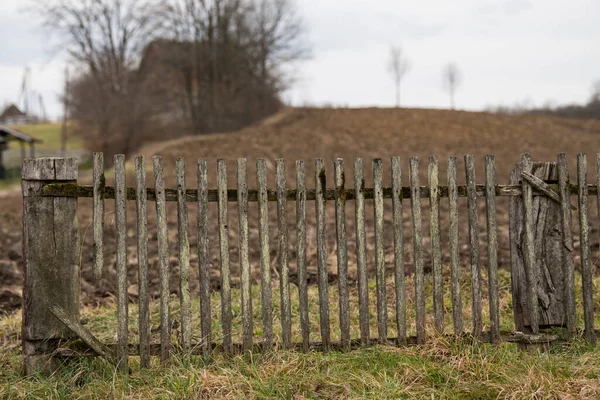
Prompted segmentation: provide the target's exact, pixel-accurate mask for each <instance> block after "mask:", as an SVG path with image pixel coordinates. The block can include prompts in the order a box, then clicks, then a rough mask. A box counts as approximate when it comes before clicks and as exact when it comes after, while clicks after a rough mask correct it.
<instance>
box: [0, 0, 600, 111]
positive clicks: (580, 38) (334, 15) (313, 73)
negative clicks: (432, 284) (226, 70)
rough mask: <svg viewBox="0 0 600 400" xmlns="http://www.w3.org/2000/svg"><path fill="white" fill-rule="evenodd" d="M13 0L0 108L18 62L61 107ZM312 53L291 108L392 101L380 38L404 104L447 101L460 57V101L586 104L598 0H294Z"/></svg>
mask: <svg viewBox="0 0 600 400" xmlns="http://www.w3.org/2000/svg"><path fill="white" fill-rule="evenodd" d="M23 4H24V1H23V0H0V15H1V16H2V24H0V106H1V105H2V103H7V102H16V101H17V99H18V96H19V92H20V86H21V80H22V75H23V69H24V67H25V66H29V67H30V68H31V71H32V81H31V86H32V89H33V90H35V91H36V92H39V93H41V94H42V95H43V98H44V101H45V103H46V107H47V109H48V111H49V113H50V114H51V115H52V116H54V117H56V116H58V115H59V114H60V109H61V107H60V103H59V102H58V95H59V94H60V93H61V91H62V85H63V73H64V72H63V70H64V66H65V62H64V57H63V56H60V55H56V54H54V53H53V51H52V50H51V49H49V41H48V39H47V35H46V34H45V33H44V32H43V30H42V29H41V28H40V27H39V26H38V24H37V23H36V21H35V19H33V18H32V17H31V16H30V15H28V14H26V13H23V12H22V10H21V8H22V7H23ZM298 5H299V11H300V13H301V14H302V15H303V16H304V19H305V22H306V26H307V28H308V34H307V39H308V42H309V43H310V44H311V46H312V58H311V59H310V60H308V61H306V62H304V63H303V64H301V65H298V66H297V67H296V68H295V70H296V73H297V82H296V84H295V86H294V87H293V88H292V89H290V90H289V91H288V92H286V93H285V94H284V99H285V100H286V101H288V102H291V103H292V104H294V105H304V104H311V105H323V104H333V105H340V106H345V105H348V106H391V105H393V104H394V100H395V95H394V87H393V84H392V83H393V81H392V79H391V77H390V75H389V74H388V72H387V69H386V61H387V58H388V54H389V46H390V45H392V44H394V45H397V44H400V45H402V47H403V49H404V51H405V53H406V54H407V55H408V56H409V58H410V60H411V64H412V68H411V70H410V72H409V73H408V74H407V75H406V77H405V80H404V82H403V87H402V105H403V106H409V107H429V108H431V107H435V108H445V107H448V105H449V100H448V96H447V94H446V93H445V92H444V91H443V90H442V80H441V71H442V68H443V66H444V65H445V64H447V63H448V62H450V61H453V62H455V63H456V64H458V66H459V67H460V69H461V71H462V75H463V83H462V85H461V87H460V88H459V90H458V92H457V96H456V103H457V107H458V108H463V109H470V110H480V109H483V108H485V107H487V106H489V105H497V104H504V105H513V104H515V103H517V102H520V103H523V102H525V101H529V102H531V103H532V104H534V105H541V104H543V103H545V102H546V101H554V102H557V103H569V102H580V103H581V102H584V101H586V100H587V99H588V98H589V95H590V90H591V86H592V82H593V81H595V80H598V79H600V1H598V0H453V1H447V0H422V1H414V0H298Z"/></svg>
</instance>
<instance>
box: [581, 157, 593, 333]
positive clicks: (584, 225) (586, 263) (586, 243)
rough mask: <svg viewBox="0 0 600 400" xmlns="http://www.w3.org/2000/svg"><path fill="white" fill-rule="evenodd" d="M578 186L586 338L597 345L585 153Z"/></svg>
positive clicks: (582, 158)
mask: <svg viewBox="0 0 600 400" xmlns="http://www.w3.org/2000/svg"><path fill="white" fill-rule="evenodd" d="M577 186H578V187H579V194H578V197H579V242H580V251H581V277H582V284H583V320H584V324H585V338H586V339H587V341H588V342H590V343H592V344H595V343H596V334H595V333H594V300H593V297H592V296H593V287H592V266H591V264H590V234H589V226H588V190H587V157H586V155H585V154H583V153H579V154H578V155H577Z"/></svg>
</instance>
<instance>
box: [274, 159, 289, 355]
mask: <svg viewBox="0 0 600 400" xmlns="http://www.w3.org/2000/svg"><path fill="white" fill-rule="evenodd" d="M275 174H276V182H275V184H276V188H277V230H278V237H279V274H280V276H279V285H280V286H279V293H280V297H281V334H282V337H283V347H284V348H285V349H289V348H290V347H291V346H292V306H291V302H290V268H289V264H288V221H287V218H288V216H287V215H288V213H287V197H286V192H287V182H286V168H285V160H284V159H282V158H280V159H277V161H276V164H275Z"/></svg>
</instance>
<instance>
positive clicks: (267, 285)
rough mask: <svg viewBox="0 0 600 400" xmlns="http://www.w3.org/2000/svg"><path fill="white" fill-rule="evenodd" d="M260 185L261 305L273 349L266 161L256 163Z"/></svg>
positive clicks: (265, 341) (268, 345)
mask: <svg viewBox="0 0 600 400" xmlns="http://www.w3.org/2000/svg"><path fill="white" fill-rule="evenodd" d="M256 181H257V184H258V221H259V224H258V235H259V236H260V271H261V280H260V287H261V292H260V293H261V303H262V323H263V345H264V348H265V349H271V348H272V347H273V307H272V302H273V295H272V290H271V252H270V250H269V212H268V208H267V206H268V200H267V168H266V166H265V160H264V159H262V158H261V159H259V160H257V161H256Z"/></svg>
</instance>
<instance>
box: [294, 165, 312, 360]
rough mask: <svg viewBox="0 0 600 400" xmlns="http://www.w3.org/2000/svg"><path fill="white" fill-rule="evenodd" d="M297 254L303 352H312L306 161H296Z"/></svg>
mask: <svg viewBox="0 0 600 400" xmlns="http://www.w3.org/2000/svg"><path fill="white" fill-rule="evenodd" d="M296 193H297V194H298V195H297V197H296V254H297V257H298V258H297V260H296V262H297V267H298V297H299V303H300V329H301V331H302V350H303V351H304V352H308V351H309V350H310V321H309V317H308V287H307V282H308V279H307V278H308V277H307V273H306V173H305V169H304V161H302V160H298V161H296Z"/></svg>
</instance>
